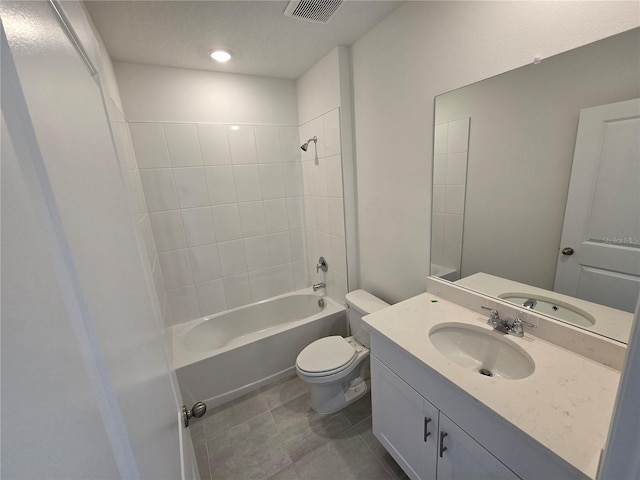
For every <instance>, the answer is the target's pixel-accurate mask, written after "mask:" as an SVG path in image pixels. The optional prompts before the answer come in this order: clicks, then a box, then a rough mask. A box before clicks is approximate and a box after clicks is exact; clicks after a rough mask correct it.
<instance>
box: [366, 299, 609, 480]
mask: <svg viewBox="0 0 640 480" xmlns="http://www.w3.org/2000/svg"><path fill="white" fill-rule="evenodd" d="M433 300H436V301H437V302H435V303H434V302H432V301H433ZM487 318H488V316H482V315H479V314H478V313H475V312H473V311H471V310H468V309H466V308H463V307H460V306H458V305H455V304H453V303H451V302H448V301H446V300H443V299H440V298H438V297H436V296H434V295H432V294H429V293H424V294H422V295H418V296H417V297H413V298H411V299H409V300H406V301H403V302H400V303H398V304H396V305H393V306H391V307H389V308H385V309H384V310H381V311H379V312H376V313H373V314H371V315H368V316H366V317H365V321H366V322H367V324H368V325H369V326H370V327H371V328H373V330H375V331H377V332H379V333H380V334H382V335H384V336H385V337H387V338H388V339H389V340H391V341H392V342H394V343H395V344H397V345H398V346H400V347H401V348H402V349H404V350H405V351H407V352H408V353H409V354H411V355H412V356H413V357H415V358H416V359H417V360H419V361H420V362H422V363H424V364H425V365H426V366H428V367H430V368H432V369H433V370H435V371H436V372H438V373H439V374H441V375H442V376H444V377H445V378H447V379H448V380H449V381H450V382H452V383H453V384H455V385H456V386H458V387H459V388H461V389H463V390H464V391H466V392H467V393H468V394H470V395H471V396H473V397H474V398H475V399H476V400H478V401H479V402H481V403H482V404H484V405H485V406H486V407H488V408H489V409H491V410H493V411H494V412H495V413H496V414H498V415H500V416H501V417H503V418H504V419H506V420H507V421H509V422H510V423H511V424H513V425H514V426H516V427H517V428H519V429H520V430H521V431H523V432H525V433H526V434H528V435H529V436H530V437H532V438H533V439H535V440H536V441H538V442H539V443H540V444H542V445H544V446H545V447H547V448H548V449H549V450H551V451H553V452H554V453H555V454H556V455H558V456H559V457H561V458H562V459H564V460H565V461H566V462H567V463H569V464H570V465H572V466H574V467H575V468H577V469H578V470H579V471H581V472H583V473H584V474H585V475H587V476H588V477H590V478H595V477H596V473H597V468H598V461H599V457H600V450H601V449H602V448H603V447H604V445H605V441H606V438H607V434H608V429H609V423H610V420H611V415H612V412H613V408H614V405H615V399H616V394H617V389H618V383H619V380H620V372H619V371H617V370H615V369H613V368H610V367H606V366H604V365H602V364H600V363H597V362H595V361H593V360H590V359H587V358H585V357H582V356H580V355H577V354H575V353H573V352H570V351H567V350H564V349H562V348H560V347H557V346H555V345H552V344H550V343H548V342H545V341H544V340H540V339H538V338H536V337H534V336H531V335H527V334H526V333H525V336H524V337H521V338H518V337H513V336H508V337H507V338H508V339H509V340H511V341H512V342H514V343H515V344H517V345H519V346H520V347H521V348H522V349H524V350H525V351H526V352H527V353H528V354H529V355H531V357H532V358H533V359H534V361H535V371H534V372H533V373H532V374H531V375H530V376H529V377H526V378H523V379H519V380H509V379H504V378H497V377H484V376H481V375H479V374H478V373H477V372H473V371H471V370H467V369H465V368H463V367H460V366H458V365H457V364H455V363H454V362H453V361H451V360H449V359H447V358H446V357H445V356H444V355H442V354H441V353H440V352H439V351H438V350H436V348H435V347H434V346H433V345H432V343H431V341H430V340H429V331H430V330H431V328H432V327H434V326H435V325H438V324H440V323H444V322H458V323H466V324H470V325H475V326H479V327H482V328H486V329H487V331H491V330H492V328H491V327H489V326H488V325H486V321H487ZM372 353H373V354H374V355H375V351H374V352H372ZM396 373H398V374H400V375H402V372H396Z"/></svg>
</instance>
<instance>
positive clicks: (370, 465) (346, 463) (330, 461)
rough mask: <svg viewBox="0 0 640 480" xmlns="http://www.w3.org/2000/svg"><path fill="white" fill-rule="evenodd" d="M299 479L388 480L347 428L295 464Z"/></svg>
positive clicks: (382, 469) (374, 460)
mask: <svg viewBox="0 0 640 480" xmlns="http://www.w3.org/2000/svg"><path fill="white" fill-rule="evenodd" d="M295 469H296V473H297V474H298V478H299V479H300V480H320V479H340V480H365V479H366V480H389V479H391V476H390V475H389V474H388V473H387V471H386V470H385V469H384V468H383V466H382V465H381V464H380V462H378V460H377V459H376V457H375V456H374V455H373V453H372V452H371V450H369V448H368V447H367V446H366V445H365V443H364V442H363V441H362V439H361V438H360V437H359V436H358V434H357V433H356V432H355V431H354V430H353V428H349V429H348V430H346V431H344V432H343V433H342V434H341V436H339V438H335V439H332V440H329V441H328V442H327V443H325V444H324V445H322V446H321V447H319V448H317V449H316V450H314V451H313V452H311V453H309V454H308V455H305V456H304V457H302V458H301V459H300V460H298V461H297V462H296V463H295Z"/></svg>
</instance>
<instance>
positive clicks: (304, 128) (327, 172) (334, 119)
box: [300, 108, 347, 302]
mask: <svg viewBox="0 0 640 480" xmlns="http://www.w3.org/2000/svg"><path fill="white" fill-rule="evenodd" d="M313 136H316V137H318V142H317V144H313V143H311V144H310V145H309V149H308V150H307V151H306V152H303V153H302V173H303V179H304V211H305V227H306V228H305V238H306V250H307V262H308V263H307V268H308V271H309V273H310V275H311V280H312V282H313V283H317V282H319V281H325V282H326V283H327V294H328V295H329V297H331V298H333V299H334V300H336V301H338V302H344V296H345V295H346V293H347V257H346V249H345V227H344V202H343V183H342V157H341V142H340V109H339V108H335V109H333V110H331V111H329V112H327V113H325V114H324V115H321V116H320V117H317V118H315V119H313V120H311V121H309V122H307V123H305V124H303V125H301V126H300V144H302V143H304V142H306V141H307V140H308V139H309V138H312V137H313ZM320 256H324V257H325V259H326V260H327V263H328V265H329V270H328V271H327V273H324V274H323V273H322V272H319V273H316V264H317V263H318V258H319V257H320Z"/></svg>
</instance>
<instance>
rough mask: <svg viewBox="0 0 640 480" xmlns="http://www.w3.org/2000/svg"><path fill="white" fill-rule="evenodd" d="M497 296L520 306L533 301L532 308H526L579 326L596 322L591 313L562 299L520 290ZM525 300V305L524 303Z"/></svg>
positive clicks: (592, 324)
mask: <svg viewBox="0 0 640 480" xmlns="http://www.w3.org/2000/svg"><path fill="white" fill-rule="evenodd" d="M498 298H501V299H502V300H506V301H507V302H511V303H515V304H516V305H518V306H520V307H522V306H525V307H526V306H527V305H531V304H532V303H533V308H531V307H527V308H530V309H531V310H534V311H536V312H540V313H544V314H546V315H551V316H552V317H556V318H558V319H560V320H564V321H565V322H568V323H572V324H573V325H577V326H579V327H592V326H594V325H595V323H596V319H595V318H593V316H592V315H589V314H588V313H587V312H585V311H584V310H581V309H579V308H578V307H574V306H573V305H569V304H568V303H566V302H563V301H562V300H555V299H553V298H547V297H541V296H540V295H527V294H526V293H520V292H516V293H511V292H510V293H503V294H500V295H498ZM532 301H533V302H532ZM525 302H526V303H527V305H525Z"/></svg>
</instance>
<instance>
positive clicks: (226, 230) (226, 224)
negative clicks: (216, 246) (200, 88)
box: [211, 204, 242, 242]
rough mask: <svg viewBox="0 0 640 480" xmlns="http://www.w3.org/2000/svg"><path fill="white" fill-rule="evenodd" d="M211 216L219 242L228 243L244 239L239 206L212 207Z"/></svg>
mask: <svg viewBox="0 0 640 480" xmlns="http://www.w3.org/2000/svg"><path fill="white" fill-rule="evenodd" d="M211 216H212V217H213V225H214V227H215V231H216V239H217V240H218V242H226V241H229V240H236V239H238V238H242V227H241V226H240V214H239V213H238V205H236V204H230V205H218V206H215V207H211Z"/></svg>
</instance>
